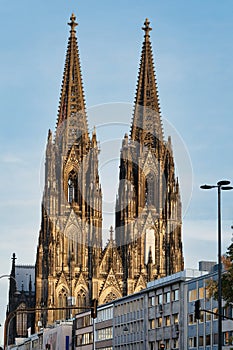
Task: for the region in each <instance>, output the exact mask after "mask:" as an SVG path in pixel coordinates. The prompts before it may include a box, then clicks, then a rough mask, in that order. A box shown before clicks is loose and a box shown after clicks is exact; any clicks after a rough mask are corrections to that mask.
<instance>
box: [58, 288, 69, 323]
mask: <svg viewBox="0 0 233 350" xmlns="http://www.w3.org/2000/svg"><path fill="white" fill-rule="evenodd" d="M58 307H59V308H64V307H67V290H66V289H65V288H62V289H61V290H60V292H59V294H58ZM67 311H68V310H58V319H59V320H64V319H66V318H67Z"/></svg>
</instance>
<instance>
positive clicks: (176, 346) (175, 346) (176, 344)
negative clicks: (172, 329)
mask: <svg viewBox="0 0 233 350" xmlns="http://www.w3.org/2000/svg"><path fill="white" fill-rule="evenodd" d="M173 349H179V342H178V339H174V340H173Z"/></svg>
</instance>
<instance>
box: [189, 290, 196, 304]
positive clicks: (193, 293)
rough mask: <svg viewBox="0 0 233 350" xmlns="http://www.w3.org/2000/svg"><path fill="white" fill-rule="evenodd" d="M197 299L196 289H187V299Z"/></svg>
mask: <svg viewBox="0 0 233 350" xmlns="http://www.w3.org/2000/svg"><path fill="white" fill-rule="evenodd" d="M194 300H197V290H196V289H193V290H190V291H189V301H194Z"/></svg>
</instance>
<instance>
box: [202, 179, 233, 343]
mask: <svg viewBox="0 0 233 350" xmlns="http://www.w3.org/2000/svg"><path fill="white" fill-rule="evenodd" d="M229 184H230V181H228V180H222V181H218V182H217V184H216V185H202V186H200V188H201V189H203V190H211V189H212V188H217V189H218V314H219V316H218V350H222V280H221V277H222V255H221V191H222V190H223V191H229V190H232V189H233V187H232V186H228V185H229Z"/></svg>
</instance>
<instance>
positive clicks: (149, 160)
mask: <svg viewBox="0 0 233 350" xmlns="http://www.w3.org/2000/svg"><path fill="white" fill-rule="evenodd" d="M142 171H143V173H144V175H145V176H147V175H148V174H149V173H151V172H152V173H153V174H154V175H155V176H158V174H159V171H158V159H156V157H155V155H154V154H152V152H151V151H150V150H148V152H147V153H146V154H145V160H144V162H143V166H142Z"/></svg>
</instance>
